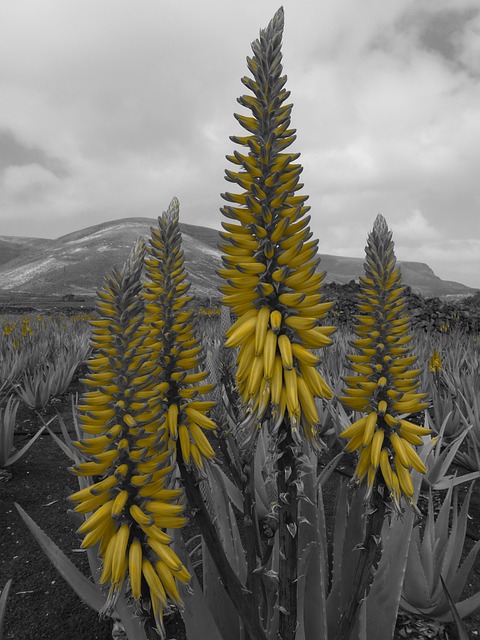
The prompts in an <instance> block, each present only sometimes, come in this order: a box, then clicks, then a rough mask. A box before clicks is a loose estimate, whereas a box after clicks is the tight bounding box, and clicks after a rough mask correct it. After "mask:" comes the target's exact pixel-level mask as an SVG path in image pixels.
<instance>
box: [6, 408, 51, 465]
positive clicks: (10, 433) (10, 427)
mask: <svg viewBox="0 0 480 640" xmlns="http://www.w3.org/2000/svg"><path fill="white" fill-rule="evenodd" d="M18 405H19V401H18V400H17V399H15V398H14V396H10V398H9V399H8V400H7V403H6V405H5V408H4V409H0V469H2V468H4V467H9V466H10V465H12V464H13V463H14V462H16V461H17V460H19V459H20V458H21V457H22V456H23V455H25V453H26V452H27V451H28V450H29V449H30V447H31V446H32V445H33V443H34V442H35V440H37V438H39V437H40V436H41V435H42V433H43V431H44V430H45V427H41V428H40V429H39V430H38V431H37V433H36V434H35V435H34V436H32V437H31V438H30V440H29V441H28V442H27V444H25V445H24V446H23V447H22V448H21V449H20V450H19V451H15V452H14V451H13V438H14V434H15V420H16V417H17V410H18ZM50 422H51V421H50Z"/></svg>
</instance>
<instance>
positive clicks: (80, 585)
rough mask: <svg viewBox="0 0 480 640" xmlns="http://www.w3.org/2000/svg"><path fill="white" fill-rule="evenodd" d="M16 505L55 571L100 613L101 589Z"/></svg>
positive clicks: (103, 598)
mask: <svg viewBox="0 0 480 640" xmlns="http://www.w3.org/2000/svg"><path fill="white" fill-rule="evenodd" d="M14 504H15V507H16V508H17V511H18V512H19V514H20V516H21V518H22V520H23V521H24V522H25V524H26V525H27V527H28V528H29V529H30V532H31V533H32V535H33V537H34V538H35V540H36V541H37V542H38V544H39V545H40V547H41V548H42V549H43V551H44V552H45V553H46V555H47V556H48V558H49V560H50V561H51V563H52V564H53V565H54V567H55V569H56V570H57V571H58V572H59V573H60V575H61V576H62V577H63V578H64V579H65V580H66V581H67V582H68V584H69V585H70V586H71V587H72V589H73V590H74V591H75V593H76V594H77V595H78V596H79V597H80V598H81V599H82V600H83V602H85V603H86V604H87V605H88V606H89V607H91V608H92V609H94V610H95V611H100V609H101V608H102V607H103V605H104V604H105V596H104V595H103V594H102V592H101V591H100V588H99V587H98V586H97V585H96V584H94V583H93V582H91V581H90V580H89V579H88V578H87V577H86V576H84V575H83V573H82V572H81V571H79V569H77V567H76V566H75V565H74V564H73V562H72V561H71V560H69V559H68V558H67V556H66V555H65V554H64V553H63V551H62V550H61V549H59V548H58V547H57V545H56V544H55V543H54V542H53V541H52V540H51V539H50V538H49V537H48V536H47V534H46V533H45V532H44V531H43V530H42V529H41V528H40V527H39V526H38V525H37V524H36V522H34V520H32V518H31V517H30V516H29V515H28V513H26V512H25V511H24V510H23V509H22V507H21V506H20V505H19V504H17V503H16V502H15V503H14Z"/></svg>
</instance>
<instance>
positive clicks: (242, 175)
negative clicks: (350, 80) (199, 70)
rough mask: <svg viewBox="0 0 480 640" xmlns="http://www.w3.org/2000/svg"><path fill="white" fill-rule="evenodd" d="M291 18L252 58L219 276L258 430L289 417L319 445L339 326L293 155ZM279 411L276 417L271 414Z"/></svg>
mask: <svg viewBox="0 0 480 640" xmlns="http://www.w3.org/2000/svg"><path fill="white" fill-rule="evenodd" d="M282 29H283V12H281V11H279V12H277V14H276V15H275V17H274V18H273V20H272V21H271V23H270V24H269V26H268V29H267V30H265V31H261V32H260V37H259V39H258V40H256V41H255V42H254V43H253V44H252V49H253V53H254V55H253V58H248V59H247V64H248V68H249V70H250V71H251V73H252V75H253V79H251V78H247V77H245V78H243V79H242V82H243V84H244V85H245V86H246V87H247V88H248V89H249V90H250V91H251V92H252V93H253V95H245V96H242V97H241V98H239V99H238V101H239V103H240V104H241V105H242V106H244V107H246V108H247V109H249V110H250V111H251V113H252V115H251V116H250V117H247V116H243V115H237V114H236V115H235V117H236V119H237V120H238V122H239V123H240V125H241V126H242V127H243V128H244V129H246V130H247V132H248V133H249V135H247V136H243V137H238V136H232V137H231V140H232V141H233V142H235V143H236V144H239V145H241V146H243V147H246V148H247V152H246V153H240V152H238V151H235V152H234V154H233V155H231V156H227V158H228V160H230V161H231V162H232V163H233V164H234V165H235V167H236V169H235V171H226V179H227V180H228V181H230V182H233V183H235V184H237V185H238V186H239V187H240V188H241V189H242V190H243V191H242V192H241V193H225V194H222V195H223V198H224V199H225V200H227V201H228V202H230V203H233V206H232V205H228V206H225V207H223V208H222V212H223V214H224V215H225V216H226V217H227V218H229V219H231V220H232V221H233V222H228V223H226V222H225V223H223V227H224V229H225V232H224V233H222V234H221V235H222V237H223V239H224V240H225V242H224V243H223V244H220V245H219V248H220V249H221V250H222V252H223V254H224V255H223V256H222V260H223V262H224V265H225V268H224V269H221V270H220V271H219V274H220V276H221V277H222V278H224V279H225V281H226V284H225V285H224V286H222V287H221V289H220V290H221V291H222V293H223V294H224V298H223V303H224V304H225V305H228V306H229V307H230V308H231V309H232V311H233V313H234V314H235V316H236V318H237V320H236V322H235V323H234V324H233V326H232V327H231V328H230V329H229V331H227V338H228V339H227V342H226V345H227V346H228V347H239V351H238V356H237V374H236V380H237V384H238V388H239V391H240V394H241V396H242V398H243V400H244V402H245V405H246V406H247V408H248V411H249V412H250V422H251V424H253V425H255V424H256V423H258V422H260V421H261V420H262V418H263V417H264V416H265V415H270V413H271V416H272V417H273V419H274V420H275V421H276V423H277V425H278V424H280V423H281V422H282V421H283V419H284V415H288V418H289V420H290V426H291V431H292V435H293V437H294V438H295V440H296V441H297V442H298V443H299V442H301V437H300V430H299V427H300V426H301V427H302V429H303V433H304V435H305V436H306V437H307V439H308V440H309V441H311V442H312V443H313V444H315V443H316V436H317V425H318V421H319V420H318V412H317V408H316V405H315V397H320V398H330V397H331V396H332V392H331V390H330V388H329V387H328V385H327V384H326V383H325V381H324V380H323V378H322V376H321V375H320V373H319V372H318V369H317V366H318V363H319V358H318V357H317V355H316V354H315V353H313V352H312V350H314V349H319V348H321V347H325V346H328V345H329V344H331V339H330V338H329V337H328V336H329V335H330V334H331V333H332V332H333V331H334V328H333V327H329V326H322V325H321V320H322V319H323V318H324V317H325V315H326V313H327V311H328V309H329V308H330V307H331V304H330V303H325V302H323V301H322V296H321V294H320V285H321V282H322V280H323V275H324V274H322V273H317V267H318V264H319V262H320V259H319V257H318V255H317V245H318V241H317V240H312V239H311V238H312V233H311V232H310V229H309V226H308V223H309V221H310V216H307V215H306V214H307V212H308V210H309V208H310V207H308V206H306V205H305V204H304V203H305V201H306V200H307V198H308V196H305V195H299V194H298V193H297V192H298V191H299V190H300V189H301V188H302V186H303V185H302V184H301V183H300V182H299V178H300V174H301V172H302V166H301V165H300V164H298V163H297V162H296V160H297V159H298V157H299V155H300V154H298V153H288V152H285V149H287V147H289V146H290V145H291V144H292V142H293V141H294V140H295V135H294V134H295V130H294V129H290V128H289V127H290V113H291V110H292V105H291V104H286V100H287V99H288V97H289V95H290V93H289V92H288V91H286V90H285V89H284V85H285V82H286V76H284V75H282V64H281V60H282V55H281V34H282ZM267 412H270V413H267Z"/></svg>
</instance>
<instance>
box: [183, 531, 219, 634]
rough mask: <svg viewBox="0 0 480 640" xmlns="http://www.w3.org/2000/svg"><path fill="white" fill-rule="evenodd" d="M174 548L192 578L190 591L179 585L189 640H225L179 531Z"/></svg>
mask: <svg viewBox="0 0 480 640" xmlns="http://www.w3.org/2000/svg"><path fill="white" fill-rule="evenodd" d="M173 546H174V549H175V553H176V554H177V555H178V557H179V558H180V560H181V561H182V562H183V564H184V566H185V567H186V569H187V570H188V572H189V573H190V575H191V576H192V580H191V582H190V588H191V589H190V590H187V588H186V587H185V585H183V584H180V583H179V585H178V586H179V589H180V595H181V597H182V600H183V604H184V610H183V611H182V619H183V622H184V624H185V629H186V631H187V636H188V640H206V638H208V640H225V638H224V637H223V636H222V634H221V633H220V631H219V630H218V627H217V625H216V623H215V619H214V617H213V614H212V612H211V610H210V607H209V606H208V603H207V600H206V598H205V596H204V594H203V591H202V589H201V587H200V585H199V583H198V580H197V576H196V575H195V571H194V570H193V567H192V563H191V562H190V557H189V555H188V552H187V549H186V547H185V543H184V542H183V538H182V534H181V531H180V530H179V529H174V530H173Z"/></svg>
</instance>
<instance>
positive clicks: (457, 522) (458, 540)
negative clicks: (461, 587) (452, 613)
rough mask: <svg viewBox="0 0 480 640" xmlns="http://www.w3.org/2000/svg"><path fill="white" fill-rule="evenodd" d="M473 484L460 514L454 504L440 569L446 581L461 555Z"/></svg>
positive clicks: (450, 576)
mask: <svg viewBox="0 0 480 640" xmlns="http://www.w3.org/2000/svg"><path fill="white" fill-rule="evenodd" d="M473 485H474V483H473V482H472V484H471V485H470V488H469V490H468V492H467V495H466V496H465V499H464V501H463V504H462V509H461V511H460V515H457V504H455V505H454V509H453V520H452V529H451V532H450V540H449V545H448V548H447V553H446V554H445V557H444V564H443V567H442V570H441V573H442V575H444V576H446V579H447V582H448V583H449V580H450V578H452V577H453V576H454V575H455V574H456V572H457V570H458V567H459V564H460V559H461V557H462V551H463V545H464V542H465V535H466V533H467V519H468V509H469V506H470V498H471V496H472V491H473ZM455 502H456V501H455ZM458 597H460V594H458Z"/></svg>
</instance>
